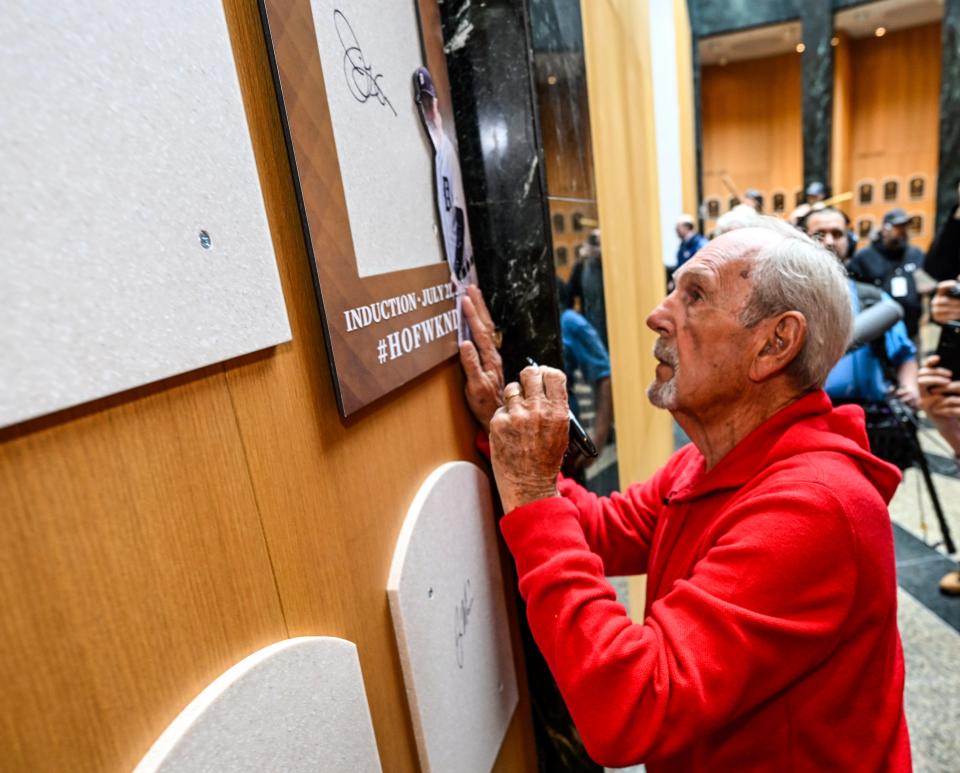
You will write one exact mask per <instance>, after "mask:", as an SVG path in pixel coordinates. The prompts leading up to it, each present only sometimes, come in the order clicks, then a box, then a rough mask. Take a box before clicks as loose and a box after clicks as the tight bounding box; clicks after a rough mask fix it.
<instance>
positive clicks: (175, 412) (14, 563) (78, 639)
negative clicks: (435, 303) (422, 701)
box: [0, 0, 536, 773]
mask: <svg viewBox="0 0 960 773" xmlns="http://www.w3.org/2000/svg"><path fill="white" fill-rule="evenodd" d="M225 11H226V15H227V19H228V23H229V29H230V33H231V38H232V43H233V47H234V53H235V58H236V62H237V70H238V74H239V78H240V84H241V90H242V93H243V97H244V103H245V109H246V111H247V117H248V121H249V124H250V132H251V138H252V141H253V147H254V151H255V155H256V160H257V166H258V172H259V176H260V182H261V186H262V188H263V195H264V201H265V204H266V209H267V215H268V219H269V222H270V227H271V233H272V238H273V243H274V248H275V251H276V255H277V260H278V265H279V269H280V274H281V281H282V284H283V289H284V295H285V298H286V303H287V308H288V313H289V317H290V323H291V328H292V330H293V342H292V343H290V344H284V345H282V346H280V347H277V348H276V349H274V350H273V351H270V352H267V353H264V354H260V355H254V356H249V357H244V358H241V359H239V360H234V361H231V362H229V363H225V364H223V365H217V366H211V367H210V368H206V369H204V370H202V371H198V372H195V373H192V374H188V375H187V376H182V377H178V378H176V379H170V380H167V381H164V382H160V383H159V384H154V385H151V386H149V387H144V388H141V389H137V390H133V391H130V392H127V393H124V394H122V395H118V396H114V397H111V398H107V399H105V400H101V401H98V402H96V403H92V404H88V405H86V406H81V407H79V408H76V409H71V410H69V411H65V412H61V413H59V414H54V415H53V416H50V417H46V418H44V419H41V420H37V421H34V422H30V423H28V424H23V425H19V426H17V427H13V428H11V429H8V430H5V431H3V432H2V433H0V515H2V518H3V526H4V529H3V532H2V537H0V561H2V562H3V570H2V572H0V607H2V613H0V635H2V636H3V638H4V647H3V654H2V656H0V680H2V683H3V685H4V690H3V692H2V694H0V749H2V761H0V768H2V769H3V770H4V771H30V772H31V773H33V772H45V771H50V772H51V773H52V772H54V771H56V772H58V773H59V772H60V771H68V770H69V771H71V772H73V771H76V772H80V773H82V772H85V771H122V770H130V769H131V768H132V767H133V766H134V765H135V764H136V763H137V761H138V760H139V759H140V757H141V756H142V755H143V754H144V753H145V752H146V750H147V749H148V748H149V746H150V745H151V744H152V743H153V741H154V740H155V739H156V737H157V736H158V735H159V734H160V733H161V732H162V731H163V729H164V728H165V727H166V726H167V724H168V723H169V722H170V721H171V720H172V719H173V718H174V717H175V716H176V715H177V714H178V713H179V711H180V710H181V709H182V708H183V707H184V706H186V704H187V703H189V701H190V700H192V699H193V698H194V697H195V696H196V695H197V693H199V692H200V690H202V689H203V688H204V687H205V686H206V685H207V684H209V682H211V681H212V680H213V679H215V678H216V677H217V676H218V675H220V674H221V673H222V672H223V671H225V670H226V669H227V668H229V667H230V666H231V665H233V664H234V663H236V662H238V661H239V660H241V659H243V658H244V657H246V656H247V655H249V654H250V653H252V652H254V651H255V650H257V649H259V648H261V647H263V646H265V645H267V644H269V643H270V642H273V641H277V640H280V639H283V638H286V637H289V636H300V635H329V636H342V637H344V638H347V639H350V640H352V641H354V642H356V644H357V646H358V650H359V655H360V661H361V666H362V668H363V673H364V679H365V683H366V689H367V696H368V699H369V701H370V708H371V713H372V715H373V721H374V728H375V731H376V736H377V741H378V745H379V748H380V753H381V759H382V762H383V767H384V770H385V771H414V770H416V769H417V763H416V753H415V745H414V739H413V735H412V730H411V724H410V719H409V713H408V709H407V705H406V697H405V695H404V689H403V683H402V677H401V672H400V665H399V659H398V655H397V650H396V645H395V643H394V640H393V632H392V626H391V622H390V615H389V611H388V605H387V597H386V590H385V587H386V577H387V572H388V570H389V564H390V559H391V556H392V552H393V544H394V540H395V538H396V535H397V533H398V532H399V529H400V525H401V523H402V520H403V516H404V515H405V513H406V510H407V507H408V506H409V503H410V500H411V498H412V497H413V495H414V493H415V492H416V491H417V489H418V487H419V486H420V483H421V482H422V481H423V479H424V478H425V477H426V476H427V475H428V474H429V473H430V472H431V471H432V470H433V468H434V467H436V466H437V465H439V464H441V463H443V462H446V461H450V460H454V459H467V460H472V461H476V460H477V456H476V454H475V452H474V450H473V446H472V438H473V433H474V427H473V424H472V420H471V418H470V417H469V415H468V414H467V412H466V410H465V408H464V405H463V401H462V396H461V394H462V375H461V373H460V371H459V367H458V365H457V364H456V362H455V361H453V360H451V361H449V362H447V363H445V364H443V365H441V366H440V367H438V368H436V369H435V370H433V371H431V372H430V373H428V374H425V375H423V376H421V377H419V378H417V379H415V380H414V381H413V382H412V383H410V384H409V385H407V386H405V387H403V388H401V389H400V390H398V391H397V392H395V393H393V394H392V395H391V396H390V397H388V398H387V399H386V400H383V401H381V402H380V403H378V404H377V405H374V406H371V407H369V408H367V409H364V410H363V411H360V412H359V413H358V414H357V415H356V416H354V417H352V418H351V419H350V420H349V421H344V420H342V419H340V418H339V416H338V413H337V405H336V400H335V398H334V393H333V389H332V386H331V382H330V374H329V370H328V367H327V360H326V352H325V349H324V343H323V333H322V326H321V322H320V317H319V311H318V308H317V302H316V297H315V295H314V290H313V286H312V279H311V275H310V267H309V262H308V256H307V251H306V249H305V246H304V242H303V236H302V230H301V227H300V222H299V213H298V209H297V202H296V197H295V195H294V189H293V183H292V178H291V173H290V168H289V165H288V162H287V156H286V149H285V146H284V139H283V133H282V130H281V124H280V120H279V113H278V109H277V103H276V98H275V95H274V91H273V84H272V81H271V73H270V68H269V63H268V59H267V53H266V48H265V44H264V39H263V33H262V29H261V26H260V18H259V13H258V9H257V5H256V3H255V2H254V1H253V0H226V2H225ZM317 184H318V185H319V184H322V181H318V183H317ZM338 186H339V183H338V182H334V181H329V182H328V183H327V189H326V190H325V191H324V193H323V195H324V196H326V197H327V200H328V201H329V202H331V206H332V208H333V210H332V211H334V212H337V213H339V214H338V216H337V217H331V218H328V219H327V220H326V221H325V226H324V228H325V230H324V237H325V238H329V239H330V240H332V241H333V242H334V243H336V244H341V245H342V244H344V243H346V242H347V241H349V238H350V236H349V234H350V232H349V227H348V224H347V222H346V220H345V217H344V215H343V212H344V210H343V203H342V194H341V192H340V191H339V188H338ZM504 565H505V566H506V567H510V566H512V563H511V562H510V561H509V559H505V560H504ZM508 573H509V571H508ZM506 582H507V586H508V592H507V594H506V595H507V598H508V608H509V609H510V611H511V614H513V615H515V614H516V610H515V605H514V604H513V592H512V588H510V587H509V584H510V583H511V582H513V580H512V578H509V577H508V579H507V581H506ZM512 634H513V636H514V637H516V630H515V629H514V630H513V631H512ZM514 652H515V653H519V652H521V647H520V645H519V642H518V641H516V640H515V641H514ZM518 669H520V670H519V671H518V682H519V683H520V685H521V698H520V701H521V702H520V706H519V707H518V710H517V712H516V714H515V715H514V719H513V722H512V724H511V727H510V730H509V731H508V734H507V737H506V739H505V741H504V744H503V747H502V749H501V753H500V757H499V759H498V762H497V765H496V767H495V770H498V771H522V770H531V771H532V770H534V769H535V767H536V765H535V759H534V750H533V740H532V729H531V722H530V713H529V711H530V710H529V701H528V696H527V694H526V688H525V674H524V672H523V670H522V663H520V662H518Z"/></svg>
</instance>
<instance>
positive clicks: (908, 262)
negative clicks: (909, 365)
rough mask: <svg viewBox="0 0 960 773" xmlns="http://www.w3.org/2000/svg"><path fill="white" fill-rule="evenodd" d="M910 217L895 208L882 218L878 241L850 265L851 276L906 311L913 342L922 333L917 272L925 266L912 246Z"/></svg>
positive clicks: (921, 257) (860, 253)
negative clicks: (884, 295) (880, 289)
mask: <svg viewBox="0 0 960 773" xmlns="http://www.w3.org/2000/svg"><path fill="white" fill-rule="evenodd" d="M909 222H910V215H908V214H907V213H906V212H905V211H904V210H902V209H900V208H899V207H896V208H894V209H891V210H890V211H889V212H887V214H885V215H884V216H883V225H882V227H881V229H880V233H879V234H878V235H877V238H876V239H874V241H873V242H872V243H871V244H870V246H868V247H866V248H865V249H862V250H860V251H859V252H858V253H857V254H856V255H854V256H853V258H852V259H851V261H850V262H849V263H848V264H847V271H848V272H849V274H850V276H851V277H853V278H854V279H856V280H857V281H859V282H868V283H870V284H874V285H876V286H877V287H880V288H882V289H883V290H885V291H886V292H887V293H889V294H890V295H891V296H892V297H893V299H894V300H895V301H896V302H897V303H899V304H900V305H901V306H902V307H903V315H904V316H903V322H904V324H905V325H906V326H907V332H908V333H909V334H910V337H911V338H913V339H914V340H916V339H917V336H918V333H919V329H920V312H921V310H922V307H921V302H920V294H919V293H918V292H917V283H916V280H915V279H914V272H915V271H916V270H917V269H918V268H920V266H921V265H923V253H922V252H921V251H920V250H919V249H918V248H916V247H914V246H913V245H911V244H910V242H909V239H908V237H907V225H908V224H909Z"/></svg>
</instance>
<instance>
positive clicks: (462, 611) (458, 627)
mask: <svg viewBox="0 0 960 773" xmlns="http://www.w3.org/2000/svg"><path fill="white" fill-rule="evenodd" d="M472 609H473V591H472V590H471V588H470V580H467V581H466V582H465V583H464V584H463V595H462V596H461V597H460V603H459V604H457V606H456V607H455V608H454V610H453V611H454V618H455V619H454V639H455V641H456V648H457V665H458V666H459V667H460V668H463V637H464V636H466V634H467V623H468V622H469V620H470V611H471V610H472Z"/></svg>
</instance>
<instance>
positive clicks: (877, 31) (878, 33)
mask: <svg viewBox="0 0 960 773" xmlns="http://www.w3.org/2000/svg"><path fill="white" fill-rule="evenodd" d="M873 34H874V35H876V36H877V37H878V38H882V37H883V36H884V35H886V34H887V28H886V27H877V28H876V29H875V30H874V31H873Z"/></svg>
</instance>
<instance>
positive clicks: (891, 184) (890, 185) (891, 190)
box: [883, 178, 900, 201]
mask: <svg viewBox="0 0 960 773" xmlns="http://www.w3.org/2000/svg"><path fill="white" fill-rule="evenodd" d="M899 195H900V182H899V181H898V180H896V179H893V178H891V179H889V180H884V181H883V200H884V201H896V200H897V197H898V196H899Z"/></svg>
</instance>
